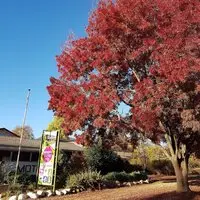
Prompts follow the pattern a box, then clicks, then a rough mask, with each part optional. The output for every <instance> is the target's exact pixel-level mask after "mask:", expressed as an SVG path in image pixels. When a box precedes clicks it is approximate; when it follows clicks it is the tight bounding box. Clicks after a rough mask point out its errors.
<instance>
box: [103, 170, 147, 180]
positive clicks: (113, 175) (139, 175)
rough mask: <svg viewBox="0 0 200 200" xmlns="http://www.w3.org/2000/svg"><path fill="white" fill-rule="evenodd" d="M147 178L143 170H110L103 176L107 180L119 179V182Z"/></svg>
mask: <svg viewBox="0 0 200 200" xmlns="http://www.w3.org/2000/svg"><path fill="white" fill-rule="evenodd" d="M147 178H148V176H147V174H146V173H144V172H132V173H129V174H128V173H126V172H110V173H108V174H106V175H105V176H104V179H105V180H107V181H119V182H129V181H140V180H146V179H147Z"/></svg>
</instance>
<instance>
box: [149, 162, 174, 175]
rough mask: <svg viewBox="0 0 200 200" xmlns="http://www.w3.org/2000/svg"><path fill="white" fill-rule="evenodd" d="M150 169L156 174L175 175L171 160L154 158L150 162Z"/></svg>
mask: <svg viewBox="0 0 200 200" xmlns="http://www.w3.org/2000/svg"><path fill="white" fill-rule="evenodd" d="M148 169H149V170H150V171H151V172H153V173H156V174H165V175H174V168H173V165H172V163H171V161H170V160H167V159H166V160H165V159H163V160H153V161H151V163H149V164H148Z"/></svg>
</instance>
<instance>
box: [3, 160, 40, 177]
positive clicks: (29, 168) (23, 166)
mask: <svg viewBox="0 0 200 200" xmlns="http://www.w3.org/2000/svg"><path fill="white" fill-rule="evenodd" d="M15 167H16V162H10V161H4V164H2V170H3V173H4V174H9V173H10V172H14V171H15ZM18 172H19V173H22V174H28V175H36V172H37V162H22V161H20V162H19V166H18Z"/></svg>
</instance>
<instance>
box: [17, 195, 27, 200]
mask: <svg viewBox="0 0 200 200" xmlns="http://www.w3.org/2000/svg"><path fill="white" fill-rule="evenodd" d="M26 197H27V195H26V194H20V195H19V196H18V200H24V199H26Z"/></svg>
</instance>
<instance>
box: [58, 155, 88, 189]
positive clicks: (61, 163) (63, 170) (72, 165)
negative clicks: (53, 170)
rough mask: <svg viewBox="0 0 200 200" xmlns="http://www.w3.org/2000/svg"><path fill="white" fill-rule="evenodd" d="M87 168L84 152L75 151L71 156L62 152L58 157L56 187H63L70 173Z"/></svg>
mask: <svg viewBox="0 0 200 200" xmlns="http://www.w3.org/2000/svg"><path fill="white" fill-rule="evenodd" d="M85 168H86V164H85V160H84V156H83V154H82V152H81V153H80V152H73V153H72V155H70V156H69V155H68V154H66V153H65V152H60V154H59V157H58V167H57V177H56V188H62V187H63V186H64V185H65V183H66V179H67V177H68V176H70V174H75V173H78V172H80V171H82V170H84V169H85Z"/></svg>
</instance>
